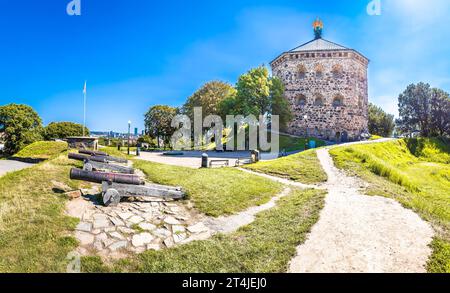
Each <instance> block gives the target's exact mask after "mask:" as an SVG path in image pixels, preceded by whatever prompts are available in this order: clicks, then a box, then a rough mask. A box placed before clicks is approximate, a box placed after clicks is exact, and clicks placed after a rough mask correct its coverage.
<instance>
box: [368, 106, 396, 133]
mask: <svg viewBox="0 0 450 293" xmlns="http://www.w3.org/2000/svg"><path fill="white" fill-rule="evenodd" d="M394 128H395V123H394V115H391V114H388V113H386V112H384V111H383V109H381V108H380V107H378V106H376V105H374V104H372V103H370V104H369V132H370V133H371V134H374V135H379V136H383V137H390V136H391V135H392V133H393V132H394Z"/></svg>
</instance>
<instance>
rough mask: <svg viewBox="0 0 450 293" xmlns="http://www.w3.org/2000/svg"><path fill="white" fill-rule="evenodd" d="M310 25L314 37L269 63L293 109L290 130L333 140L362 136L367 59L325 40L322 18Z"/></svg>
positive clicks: (365, 115)
mask: <svg viewBox="0 0 450 293" xmlns="http://www.w3.org/2000/svg"><path fill="white" fill-rule="evenodd" d="M313 26H314V34H315V39H314V40H312V41H310V42H308V43H305V44H303V45H301V46H299V47H297V48H295V49H293V50H291V51H288V52H285V53H283V54H281V55H280V56H279V57H277V58H276V59H275V60H273V61H272V62H271V63H270V65H271V67H272V72H273V75H274V76H276V77H278V78H280V79H281V80H282V81H283V84H284V85H285V95H286V98H287V99H288V101H289V103H290V105H291V108H292V112H293V114H294V118H293V120H292V122H291V123H290V125H289V127H288V132H289V133H290V134H294V135H300V136H313V137H318V138H322V139H326V140H333V141H337V142H346V141H349V140H360V139H361V136H362V135H363V134H365V133H368V116H369V115H368V104H369V101H368V84H367V68H368V64H369V59H367V58H366V57H364V56H363V55H362V54H361V53H359V52H357V51H355V50H353V49H349V48H346V47H343V46H341V45H338V44H336V43H333V42H330V41H327V40H324V39H323V38H322V29H323V23H322V21H320V20H316V21H315V22H314V24H313Z"/></svg>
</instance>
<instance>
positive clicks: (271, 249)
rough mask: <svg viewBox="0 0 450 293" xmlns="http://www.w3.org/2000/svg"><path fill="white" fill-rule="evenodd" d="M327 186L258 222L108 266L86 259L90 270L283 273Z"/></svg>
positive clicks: (286, 201) (298, 195)
mask: <svg viewBox="0 0 450 293" xmlns="http://www.w3.org/2000/svg"><path fill="white" fill-rule="evenodd" d="M324 197H325V194H324V192H323V191H317V190H308V191H299V190H294V191H293V192H292V193H291V194H290V195H289V196H287V197H285V198H283V199H281V200H280V201H279V202H278V203H277V207H275V208H273V209H271V210H268V211H265V212H262V213H260V214H258V215H257V218H256V221H255V222H253V223H252V224H250V225H248V226H245V227H243V228H241V229H240V230H238V231H237V232H235V233H232V234H229V235H222V234H220V235H216V236H214V237H212V238H211V239H209V240H205V241H196V242H192V243H189V244H186V245H183V246H179V247H175V248H171V249H166V250H162V251H147V252H144V253H142V254H139V255H136V256H135V257H133V258H129V259H124V260H120V261H118V262H116V263H114V264H113V265H111V266H106V265H104V264H103V263H102V262H101V260H100V258H99V257H85V258H83V259H82V269H83V271H85V272H108V271H114V272H148V273H150V272H152V273H153V272H158V273H163V272H188V273H195V272H198V273H206V272H215V273H217V272H221V273H225V272H232V273H250V272H258V273H281V272H286V271H287V269H288V264H289V261H290V260H291V259H292V257H294V256H295V254H296V247H297V246H298V245H300V244H302V243H303V242H304V241H305V240H306V235H307V234H308V232H309V231H310V229H311V227H312V226H313V225H314V224H315V223H316V222H317V220H318V219H319V212H320V210H321V209H322V207H323V205H324Z"/></svg>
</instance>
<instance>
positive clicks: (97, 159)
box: [69, 153, 108, 163]
mask: <svg viewBox="0 0 450 293" xmlns="http://www.w3.org/2000/svg"><path fill="white" fill-rule="evenodd" d="M106 158H107V157H97V156H88V155H82V154H75V153H69V159H72V160H77V161H83V162H85V161H94V162H100V163H108V160H107V159H106Z"/></svg>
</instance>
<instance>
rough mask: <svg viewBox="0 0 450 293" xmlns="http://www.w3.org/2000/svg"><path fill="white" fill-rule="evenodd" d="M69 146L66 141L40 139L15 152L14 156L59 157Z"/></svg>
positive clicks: (33, 157) (27, 157) (34, 157)
mask: <svg viewBox="0 0 450 293" xmlns="http://www.w3.org/2000/svg"><path fill="white" fill-rule="evenodd" d="M67 148H68V146H67V143H66V142H55V141H38V142H35V143H32V144H30V145H28V146H26V147H25V148H23V149H22V150H21V151H19V152H18V153H17V154H15V155H14V156H13V158H17V159H33V160H48V159H52V158H55V157H57V156H58V155H60V154H61V153H62V152H65V151H67Z"/></svg>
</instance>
